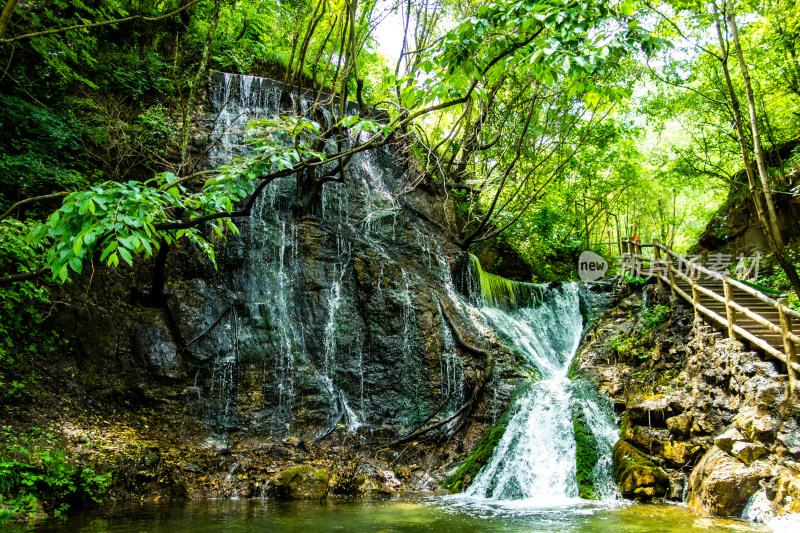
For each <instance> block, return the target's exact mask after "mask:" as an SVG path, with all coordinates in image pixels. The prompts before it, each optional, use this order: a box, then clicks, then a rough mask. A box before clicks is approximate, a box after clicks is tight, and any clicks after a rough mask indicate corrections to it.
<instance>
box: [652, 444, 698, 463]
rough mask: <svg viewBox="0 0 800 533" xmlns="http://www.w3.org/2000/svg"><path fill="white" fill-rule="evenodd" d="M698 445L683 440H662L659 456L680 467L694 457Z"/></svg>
mask: <svg viewBox="0 0 800 533" xmlns="http://www.w3.org/2000/svg"><path fill="white" fill-rule="evenodd" d="M699 450H700V446H696V445H693V444H690V443H688V442H684V441H664V445H663V449H662V450H661V456H662V457H663V458H664V459H666V460H667V461H669V463H671V464H672V465H673V466H675V467H678V468H680V467H682V466H684V465H686V464H688V463H689V462H690V461H691V460H692V459H694V458H695V456H696V455H697V452H698V451H699Z"/></svg>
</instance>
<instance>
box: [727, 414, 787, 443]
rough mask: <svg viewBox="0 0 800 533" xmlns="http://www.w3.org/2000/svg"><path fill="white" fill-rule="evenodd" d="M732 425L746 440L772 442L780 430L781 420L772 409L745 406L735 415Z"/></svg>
mask: <svg viewBox="0 0 800 533" xmlns="http://www.w3.org/2000/svg"><path fill="white" fill-rule="evenodd" d="M734 423H735V424H736V427H737V428H738V429H739V431H741V432H742V435H744V436H745V438H746V439H747V440H749V441H751V442H755V441H761V442H772V440H773V439H774V438H775V434H776V433H777V431H778V428H780V425H781V419H780V416H779V415H778V414H777V413H776V412H774V411H773V410H772V409H764V408H760V407H753V406H751V405H747V406H745V407H744V408H742V409H741V410H740V411H739V413H738V414H737V415H736V418H734Z"/></svg>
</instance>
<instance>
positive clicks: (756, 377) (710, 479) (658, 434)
mask: <svg viewBox="0 0 800 533" xmlns="http://www.w3.org/2000/svg"><path fill="white" fill-rule="evenodd" d="M616 302H617V303H616V306H615V307H614V308H613V309H610V310H609V311H608V312H606V313H605V314H604V315H603V316H602V317H601V318H600V319H599V320H598V321H597V322H596V323H595V325H594V326H593V329H592V330H591V332H590V333H589V334H588V335H587V338H586V341H585V342H584V345H583V346H582V348H581V350H580V352H579V355H578V359H577V363H576V369H577V370H576V372H578V373H579V374H582V375H586V376H590V377H592V379H594V380H595V382H596V383H597V384H598V387H599V389H600V390H601V391H603V392H605V393H606V394H608V395H609V396H610V397H611V399H612V401H613V402H614V406H615V409H616V410H617V412H618V414H619V419H620V438H621V440H620V443H619V444H618V447H619V450H617V449H615V456H614V459H615V477H616V476H617V474H618V473H619V479H617V482H618V484H619V487H620V491H621V492H622V494H623V495H624V496H626V497H632V498H637V499H649V498H654V497H659V498H660V497H663V498H665V499H669V500H677V501H686V502H687V503H688V504H689V505H690V506H691V507H693V508H694V509H696V510H697V511H699V512H703V513H708V514H712V515H716V516H734V517H738V516H742V514H743V513H745V514H746V513H747V511H746V506H747V505H748V502H749V501H750V500H751V498H753V495H754V494H755V493H756V492H757V491H763V494H764V498H765V501H766V502H767V504H766V505H767V507H770V508H771V509H772V511H773V513H774V514H775V515H777V514H783V513H786V512H796V510H797V508H798V507H800V504H799V503H798V502H799V501H800V500H798V499H797V498H796V497H795V496H792V495H791V490H792V489H790V488H789V487H790V486H794V485H792V484H793V483H796V482H797V480H798V479H800V478H798V474H800V471H796V470H793V469H792V468H791V467H790V466H789V465H794V464H796V462H797V461H798V459H800V455H799V454H798V452H800V449H798V447H797V445H796V442H797V439H798V436H800V434H798V431H797V429H798V417H799V416H800V405H799V404H798V401H797V398H796V397H793V398H789V397H787V382H786V380H787V377H786V374H785V373H784V371H781V370H780V369H779V364H778V363H776V362H774V361H772V360H770V359H767V358H766V356H764V355H761V354H758V353H756V352H751V351H748V350H747V349H746V347H745V346H744V345H742V344H741V343H740V342H732V341H730V340H729V339H727V335H725V336H723V334H722V333H720V332H718V331H715V330H714V329H712V327H710V326H708V325H704V324H699V325H693V312H692V311H691V309H690V308H687V307H686V306H684V305H683V303H681V302H679V301H677V300H675V299H674V298H671V297H670V295H669V293H668V292H665V291H664V290H662V289H661V288H659V287H658V286H656V285H654V284H653V285H646V286H644V287H641V286H639V287H630V286H626V285H619V286H618V287H617V300H616ZM618 451H619V453H617V452H618ZM626 457H627V458H639V459H638V460H637V459H634V460H633V461H632V462H631V461H627V462H626V461H625V460H623V459H624V458H626ZM646 461H650V462H652V464H653V465H654V466H656V467H659V469H660V470H662V471H663V473H664V474H666V476H667V479H666V484H665V485H664V484H660V483H659V484H657V485H658V486H659V489H658V491H656V490H651V489H650V487H653V486H655V485H656V484H655V483H654V479H653V478H654V476H652V475H647V476H646V475H643V474H642V475H637V474H639V473H640V472H639V471H638V470H637V469H635V468H633V467H632V466H631V465H632V464H638V463H639V462H640V463H642V464H645V462H646ZM623 474H626V475H623ZM664 487H666V488H664ZM637 490H638V492H637Z"/></svg>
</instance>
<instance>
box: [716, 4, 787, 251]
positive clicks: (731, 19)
mask: <svg viewBox="0 0 800 533" xmlns="http://www.w3.org/2000/svg"><path fill="white" fill-rule="evenodd" d="M728 27H729V29H730V32H731V36H732V37H733V46H734V48H735V49H736V56H737V57H738V59H739V69H740V70H741V71H742V78H744V88H745V92H746V94H747V107H748V110H749V111H750V129H751V130H752V131H753V151H754V153H755V156H756V165H757V166H758V175H759V177H760V178H761V188H762V190H763V191H764V201H765V203H766V204H767V213H769V221H770V228H769V230H770V231H772V236H773V238H774V239H775V244H776V245H777V246H778V248H780V249H781V250H783V238H782V237H781V231H780V228H779V227H778V215H777V213H776V212H775V203H774V202H773V201H772V191H770V188H769V176H768V174H767V166H766V163H765V162H764V154H763V153H762V151H761V135H760V133H759V131H758V116H757V114H756V100H755V97H754V96H753V86H752V84H751V83H750V71H749V70H748V68H747V63H745V60H744V54H743V53H742V45H741V43H740V42H739V30H738V28H737V27H736V18H735V14H734V12H733V5H732V4H731V6H730V7H729V9H728ZM765 229H766V228H765Z"/></svg>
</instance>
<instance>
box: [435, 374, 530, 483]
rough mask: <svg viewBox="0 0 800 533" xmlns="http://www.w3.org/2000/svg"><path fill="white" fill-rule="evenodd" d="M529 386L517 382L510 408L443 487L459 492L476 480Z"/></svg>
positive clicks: (484, 433)
mask: <svg viewBox="0 0 800 533" xmlns="http://www.w3.org/2000/svg"><path fill="white" fill-rule="evenodd" d="M529 386H530V383H518V384H517V388H516V389H515V390H514V392H513V393H512V394H511V402H510V403H509V408H508V409H506V410H505V412H504V413H503V416H501V417H500V420H499V421H498V422H497V424H495V425H494V426H489V427H488V428H486V430H485V431H484V432H483V436H482V437H481V440H480V441H478V444H476V445H475V449H473V450H472V453H470V454H469V456H468V457H467V458H466V459H464V462H462V463H461V465H460V466H459V467H458V470H456V471H455V473H454V474H452V475H450V477H448V478H447V479H446V480H445V481H444V483H442V487H444V488H446V489H447V490H449V491H450V492H451V493H457V492H462V491H463V490H464V489H466V488H467V487H469V486H470V484H471V483H472V482H473V481H474V480H475V476H477V475H478V472H480V471H481V468H483V467H484V465H485V464H486V463H488V462H489V459H491V458H492V454H493V453H494V449H495V448H496V447H497V445H498V444H499V443H500V439H502V438H503V435H504V434H505V432H506V428H508V423H509V421H510V420H511V417H512V415H513V413H512V411H513V406H514V403H515V400H516V399H517V398H518V397H519V395H520V394H522V393H523V392H524V391H525V390H527V388H528V387H529Z"/></svg>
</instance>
